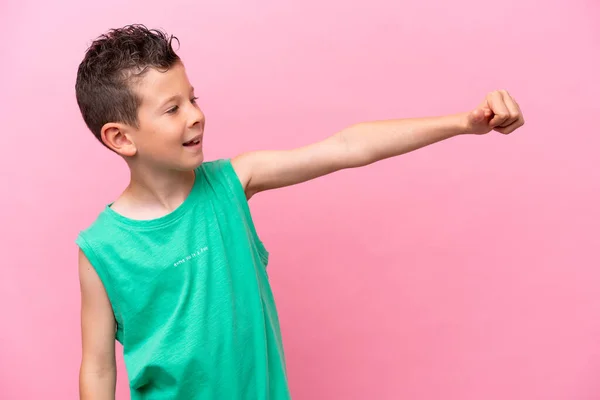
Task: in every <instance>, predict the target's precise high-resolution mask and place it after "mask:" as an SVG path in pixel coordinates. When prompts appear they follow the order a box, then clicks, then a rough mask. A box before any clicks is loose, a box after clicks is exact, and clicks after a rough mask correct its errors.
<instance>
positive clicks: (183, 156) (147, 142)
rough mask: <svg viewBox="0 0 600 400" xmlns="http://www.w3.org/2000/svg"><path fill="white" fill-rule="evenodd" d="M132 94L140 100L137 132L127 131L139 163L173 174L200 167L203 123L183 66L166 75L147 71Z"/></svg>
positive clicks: (177, 65)
mask: <svg viewBox="0 0 600 400" xmlns="http://www.w3.org/2000/svg"><path fill="white" fill-rule="evenodd" d="M134 90H135V91H136V93H137V94H138V96H140V98H141V100H142V101H141V105H140V107H139V109H138V129H134V130H133V131H130V136H131V139H132V141H133V143H134V144H135V149H136V154H135V156H136V158H137V159H138V162H141V163H143V164H144V165H146V166H149V167H151V168H161V169H162V168H166V169H176V170H190V169H194V168H196V167H197V166H199V165H200V164H202V161H203V158H204V156H203V152H202V139H203V135H204V121H205V119H204V114H203V113H202V111H201V110H200V107H199V106H198V104H196V98H195V97H194V88H193V87H192V86H191V85H190V82H189V80H188V77H187V74H186V72H185V67H184V66H183V64H181V63H177V64H175V65H174V66H173V67H171V68H170V69H169V70H168V71H167V72H159V71H157V70H155V69H152V68H150V69H149V70H148V71H147V72H146V74H145V75H144V76H143V78H142V79H141V81H139V82H138V83H137V84H136V85H135V86H134Z"/></svg>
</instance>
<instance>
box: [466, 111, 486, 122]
mask: <svg viewBox="0 0 600 400" xmlns="http://www.w3.org/2000/svg"><path fill="white" fill-rule="evenodd" d="M485 118H486V115H485V111H484V109H483V108H476V109H475V110H473V111H471V112H470V113H469V122H470V123H471V125H479V124H482V123H483V122H484V121H485Z"/></svg>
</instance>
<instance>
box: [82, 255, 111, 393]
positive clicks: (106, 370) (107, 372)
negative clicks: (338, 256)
mask: <svg viewBox="0 0 600 400" xmlns="http://www.w3.org/2000/svg"><path fill="white" fill-rule="evenodd" d="M79 281H80V289H81V339H82V358H81V367H80V370H79V397H80V399H81V400H109V399H110V400H114V398H115V388H116V380H117V379H116V378H117V376H116V375H117V367H116V361H115V332H116V322H115V319H114V314H113V311H112V307H111V304H110V301H109V299H108V296H107V294H106V291H105V290H104V285H102V281H101V280H100V278H99V277H98V274H97V273H96V271H95V270H94V268H93V267H92V265H91V264H90V262H89V260H88V259H87V257H86V256H85V255H84V254H83V252H82V251H81V249H80V250H79Z"/></svg>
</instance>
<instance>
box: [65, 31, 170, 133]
mask: <svg viewBox="0 0 600 400" xmlns="http://www.w3.org/2000/svg"><path fill="white" fill-rule="evenodd" d="M173 40H177V42H178V43H179V40H178V39H177V38H176V37H174V36H172V35H170V36H169V35H167V34H166V33H165V32H163V31H160V30H157V29H148V28H146V27H145V26H144V25H127V26H125V27H122V28H118V29H111V30H110V31H108V32H107V33H105V34H103V35H101V36H100V37H98V38H97V39H95V40H94V41H93V42H92V44H91V46H90V47H89V48H88V49H87V52H86V53H85V57H84V58H83V61H81V64H80V65H79V69H78V71H77V81H76V83H75V93H76V97H77V104H78V105H79V109H80V111H81V114H82V116H83V120H84V121H85V123H86V125H87V126H88V128H89V129H90V130H91V131H92V133H93V134H94V136H96V138H97V139H98V140H100V142H102V139H101V130H102V127H103V126H104V124H106V123H108V122H120V123H125V124H128V125H130V126H134V127H138V116H137V111H138V107H139V106H140V103H141V99H140V98H139V96H137V95H136V93H135V91H134V90H133V87H132V86H133V84H134V83H135V81H136V80H137V79H139V78H140V77H142V76H143V75H144V73H145V72H146V71H147V70H148V68H155V69H160V70H167V69H169V68H170V67H172V66H173V65H174V64H176V63H177V62H178V61H180V59H179V56H178V55H177V54H176V53H175V51H174V49H173V46H172V42H173Z"/></svg>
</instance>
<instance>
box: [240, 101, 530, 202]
mask: <svg viewBox="0 0 600 400" xmlns="http://www.w3.org/2000/svg"><path fill="white" fill-rule="evenodd" d="M523 124H524V119H523V115H522V113H521V110H520V108H519V106H518V104H517V103H516V101H515V100H514V99H513V98H512V97H511V96H510V95H509V94H508V92H506V91H504V90H501V91H496V92H492V93H489V94H488V95H487V97H486V99H485V100H484V101H483V102H482V103H481V104H480V105H479V106H478V107H477V108H475V109H474V110H473V111H471V112H466V113H461V114H454V115H448V116H442V117H431V118H409V119H399V120H388V121H373V122H362V123H359V124H356V125H352V126H350V127H348V128H346V129H344V130H342V131H340V132H338V133H336V134H334V135H332V136H330V137H328V138H326V139H325V140H323V141H320V142H317V143H313V144H310V145H307V146H304V147H300V148H296V149H292V150H282V151H255V152H249V153H244V154H241V155H240V156H238V157H236V158H234V159H233V160H232V164H233V166H234V168H235V170H236V172H237V174H238V176H239V178H240V181H241V182H242V185H243V186H244V189H245V191H246V195H247V197H248V198H250V197H252V195H254V194H256V193H258V192H261V191H264V190H269V189H275V188H279V187H284V186H290V185H295V184H297V183H301V182H305V181H308V180H311V179H314V178H317V177H320V176H323V175H326V174H329V173H332V172H335V171H338V170H341V169H346V168H355V167H361V166H365V165H368V164H371V163H374V162H376V161H380V160H383V159H386V158H390V157H395V156H399V155H401V154H405V153H408V152H411V151H414V150H417V149H419V148H422V147H425V146H428V145H430V144H433V143H436V142H439V141H442V140H445V139H448V138H451V137H453V136H457V135H461V134H485V133H488V132H490V131H491V130H495V131H498V132H500V133H503V134H509V133H511V132H513V131H514V130H515V129H517V128H519V127H520V126H522V125H523Z"/></svg>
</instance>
